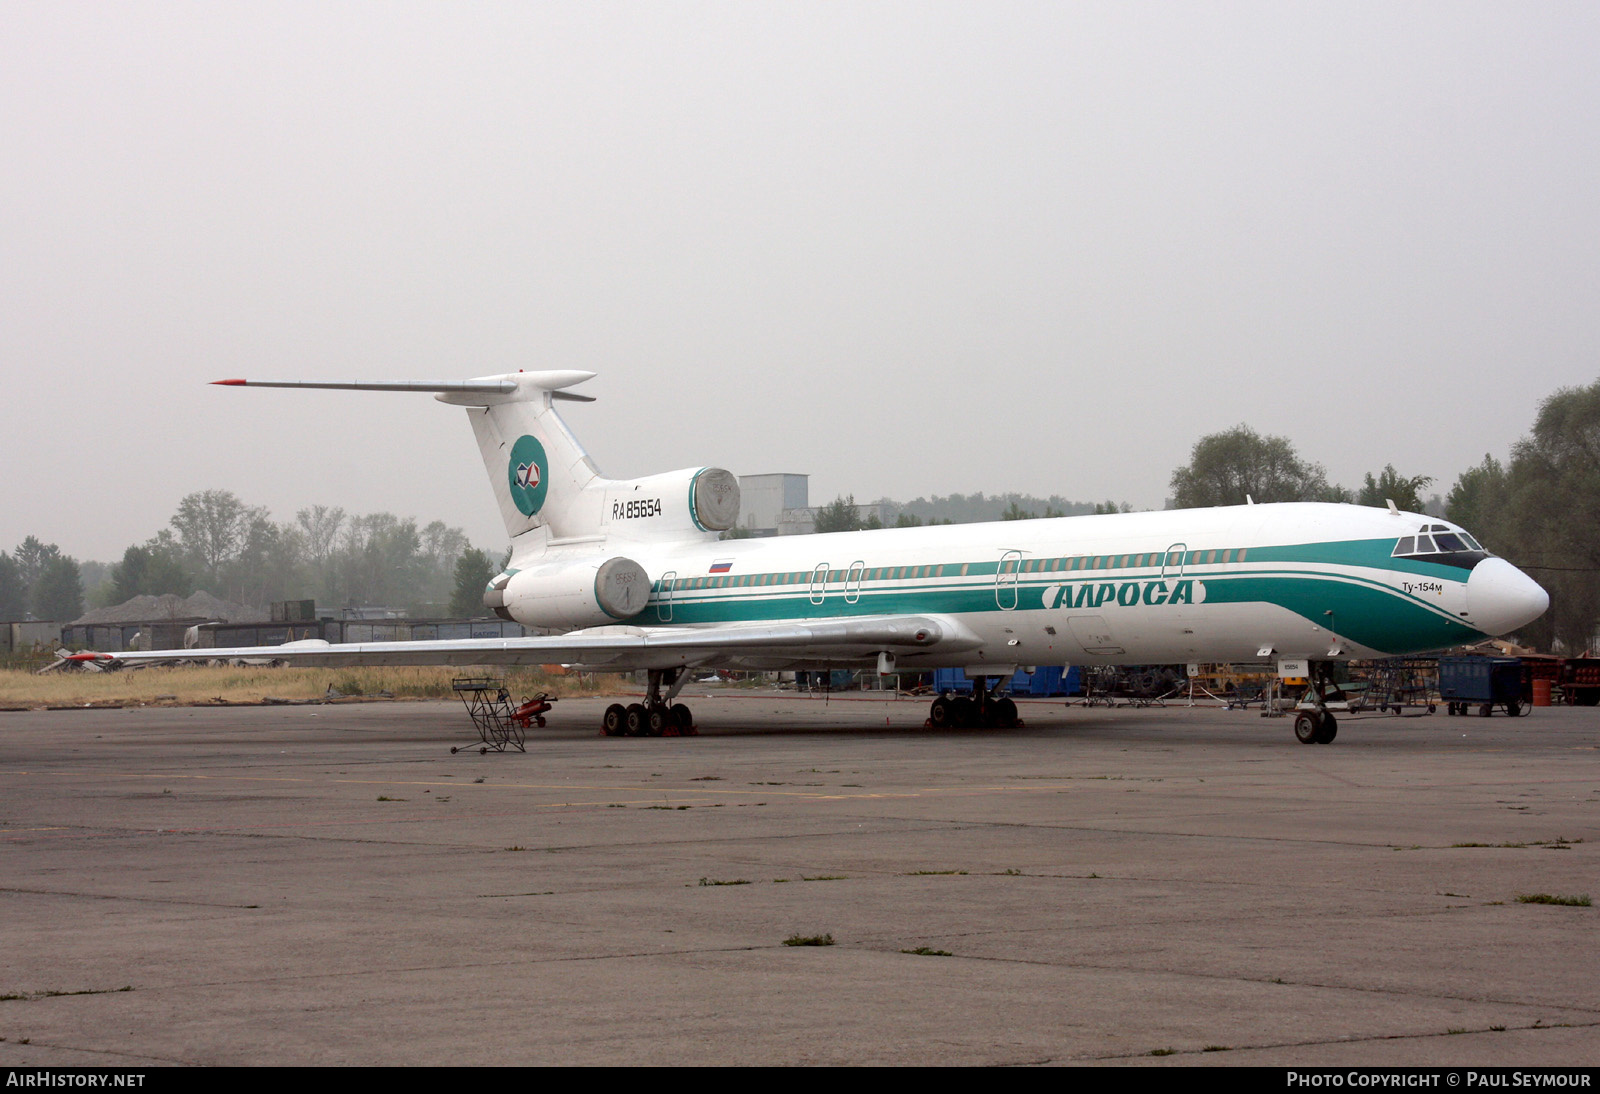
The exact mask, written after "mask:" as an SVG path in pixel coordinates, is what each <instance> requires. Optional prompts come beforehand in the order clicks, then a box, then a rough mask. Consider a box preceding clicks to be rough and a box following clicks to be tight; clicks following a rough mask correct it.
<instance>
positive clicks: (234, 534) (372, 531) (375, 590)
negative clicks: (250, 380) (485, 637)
mask: <svg viewBox="0 0 1600 1094" xmlns="http://www.w3.org/2000/svg"><path fill="white" fill-rule="evenodd" d="M82 569H83V568H81V567H80V566H79V564H78V562H77V560H76V559H73V558H70V557H68V556H65V555H63V554H62V553H61V551H60V549H59V548H58V547H57V546H56V545H55V544H41V543H40V542H39V541H38V540H37V539H35V538H34V537H32V536H29V537H28V538H27V539H26V540H24V541H23V543H22V545H21V546H19V547H18V548H17V550H16V552H15V554H14V555H10V554H6V553H5V552H0V619H22V618H24V617H25V616H27V615H29V614H31V615H33V616H34V617H35V618H38V619H55V620H60V621H63V622H65V621H68V620H72V619H76V618H78V617H79V616H80V615H82V614H83V611H84V604H85V601H86V599H87V601H88V603H89V605H90V606H92V607H106V606H109V605H113V604H121V603H123V602H124V601H126V600H129V599H131V598H132V597H135V596H140V595H153V596H160V595H163V594H168V593H170V594H174V595H177V596H185V597H186V596H189V595H190V594H191V593H194V592H195V591H196V590H201V589H203V590H205V591H206V592H209V593H211V594H212V595H214V596H218V597H221V598H222V599H224V600H231V601H233V602H235V603H238V604H245V605H252V606H255V607H265V606H266V605H268V604H269V603H271V602H273V601H277V600H302V599H315V600H317V601H318V603H319V604H320V605H322V606H324V607H339V606H344V605H356V604H362V605H383V606H387V607H397V608H402V609H405V610H406V611H407V612H408V613H409V614H413V615H441V614H449V615H452V616H458V617H470V616H481V615H483V614H484V607H483V600H482V597H483V587H484V585H486V584H487V583H488V581H489V579H490V578H492V577H493V576H494V574H495V573H497V572H498V570H499V567H498V566H497V565H496V564H495V559H494V557H493V556H491V555H490V554H489V553H488V552H487V551H483V550H479V549H477V548H475V547H473V546H472V545H471V544H470V543H469V542H468V541H467V537H466V534H465V533H464V532H463V531H462V530H461V529H460V528H453V527H450V526H448V525H446V524H445V523H444V522H443V521H437V520H436V521H433V522H432V523H430V524H427V525H423V526H420V527H419V525H418V522H417V521H416V520H415V519H414V518H411V517H399V516H396V515H395V514H393V513H367V514H351V513H347V512H346V511H345V510H344V509H342V508H339V507H330V506H325V505H316V506H311V507H310V508H306V509H301V510H299V511H298V512H297V513H296V514H295V518H294V520H292V521H285V522H282V523H277V522H275V521H273V520H272V519H271V515H270V514H269V512H268V511H267V509H266V508H264V507H262V506H252V505H248V504H246V503H245V502H244V501H242V500H241V499H240V498H239V497H238V496H237V495H236V494H234V493H233V492H232V491H229V490H203V491H199V492H197V493H193V494H190V495H188V496H187V497H185V498H183V500H182V501H180V502H179V503H178V508H177V511H176V512H174V513H173V514H172V517H171V519H169V520H168V522H167V527H165V528H162V529H161V530H160V531H159V532H157V533H156V534H155V535H154V536H151V537H150V538H149V539H148V540H146V541H145V542H143V543H137V544H133V545H132V546H130V547H128V548H127V550H125V551H124V552H123V554H122V559H121V561H119V562H117V563H115V564H113V565H112V566H110V567H109V568H105V577H104V579H103V580H102V581H100V583H99V584H98V585H96V586H95V587H94V588H93V589H91V590H89V592H88V596H87V598H86V596H85V591H84V587H83V580H82Z"/></svg>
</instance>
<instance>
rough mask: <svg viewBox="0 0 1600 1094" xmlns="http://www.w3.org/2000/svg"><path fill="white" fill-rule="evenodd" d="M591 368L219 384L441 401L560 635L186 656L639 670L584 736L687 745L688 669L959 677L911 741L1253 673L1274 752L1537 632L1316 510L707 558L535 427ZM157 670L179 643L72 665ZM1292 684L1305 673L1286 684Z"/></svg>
mask: <svg viewBox="0 0 1600 1094" xmlns="http://www.w3.org/2000/svg"><path fill="white" fill-rule="evenodd" d="M593 375H594V374H593V373H590V372H579V371H560V372H517V373H510V374H507V375H501V376H487V377H482V378H479V379H475V380H466V381H458V382H439V383H435V382H419V381H373V382H366V381H355V382H340V383H322V382H298V381H264V380H220V381H217V383H220V384H223V385H227V386H234V387H291V388H336V389H345V390H356V391H410V392H419V391H421V392H431V393H433V394H434V396H435V398H437V399H438V400H439V401H440V402H444V403H451V404H454V405H456V406H461V407H465V408H466V411H467V416H468V418H469V419H470V420H471V422H472V429H473V433H474V434H475V435H476V436H477V440H478V448H479V450H480V451H481V453H482V455H483V463H484V466H485V468H487V470H488V472H489V480H490V482H491V483H492V485H493V488H494V494H495V498H496V500H497V501H498V502H499V505H500V511H501V514H502V516H503V517H504V519H505V525H506V531H507V533H508V534H509V535H510V537H511V555H510V561H509V564H508V565H507V566H506V568H505V570H504V571H503V572H502V573H500V574H499V575H497V576H496V577H495V578H494V579H493V580H492V581H491V582H490V583H489V586H488V588H487V590H486V591H485V593H484V604H485V606H486V607H489V608H491V609H493V610H494V612H495V613H496V614H497V615H499V616H501V617H503V618H505V619H509V620H514V621H516V622H519V623H522V624H524V625H526V626H528V627H531V628H536V629H540V630H545V631H556V632H560V633H551V634H544V635H540V636H530V637H524V638H494V639H477V638H474V639H460V640H451V641H416V642H370V643H348V644H329V643H326V642H323V641H321V640H311V641H307V642H296V643H290V644H288V645H284V646H257V647H244V648H234V649H214V650H208V651H207V654H206V655H207V656H213V657H225V658H226V657H246V658H248V657H271V658H276V659H282V660H285V661H289V662H292V663H296V664H307V665H349V664H376V665H423V664H444V665H484V664H542V663H551V662H562V663H566V664H570V665H572V666H574V667H577V668H580V669H583V670H588V671H600V672H607V671H612V672H627V671H635V670H646V671H647V679H648V682H649V683H648V691H647V695H646V697H645V701H644V702H642V703H635V704H632V705H631V706H627V707H624V706H622V705H620V704H614V705H612V706H611V707H610V708H609V709H608V710H607V711H606V714H605V717H604V727H603V728H604V729H605V731H606V732H607V733H610V734H617V733H623V732H629V733H636V734H637V733H653V734H659V733H662V732H670V731H672V730H673V729H688V728H690V727H691V726H692V720H691V718H690V715H689V712H688V709H687V708H686V707H685V706H683V705H682V704H679V703H676V702H675V699H676V697H677V695H678V692H679V690H680V689H681V688H682V686H683V684H684V683H685V682H686V681H687V680H688V679H689V676H690V672H691V670H695V669H699V668H707V667H722V668H734V669H755V670H774V669H827V668H868V669H870V668H874V667H875V668H876V669H877V671H878V672H882V673H887V672H893V671H896V670H897V669H908V670H917V669H932V668H951V667H953V668H961V669H964V670H965V671H966V673H967V675H968V676H969V677H970V678H971V679H972V680H973V681H974V689H973V696H972V698H966V697H960V698H951V697H947V696H940V697H939V698H938V699H935V700H934V701H933V705H932V708H931V710H930V712H929V719H930V721H931V723H932V724H933V725H935V726H941V727H942V726H963V725H991V726H1008V725H1015V724H1016V717H1017V714H1016V705H1015V703H1013V702H1012V701H1011V700H1010V699H1009V698H1006V697H1005V696H1004V695H1003V694H1002V692H1003V688H1004V682H1005V681H1006V680H1009V679H1010V677H1011V675H1012V674H1013V673H1014V672H1015V671H1016V670H1017V669H1019V668H1027V667H1030V666H1038V665H1063V664H1080V665H1118V664H1171V663H1187V662H1251V661H1260V662H1268V663H1271V662H1276V663H1277V665H1278V669H1279V672H1280V674H1283V675H1302V674H1304V675H1309V676H1311V678H1312V679H1313V687H1312V689H1311V692H1310V695H1309V697H1308V701H1307V702H1304V703H1302V704H1301V709H1300V712H1299V714H1298V716H1297V717H1296V720H1295V735H1296V736H1297V737H1298V738H1299V739H1300V740H1301V741H1304V742H1306V743H1326V742H1328V741H1331V740H1332V739H1333V736H1334V733H1335V732H1336V728H1337V723H1336V721H1335V716H1334V714H1333V713H1331V711H1330V710H1329V708H1328V702H1327V699H1326V696H1327V694H1328V688H1329V687H1330V686H1331V685H1329V684H1327V680H1326V676H1327V673H1326V670H1327V668H1328V666H1329V665H1330V663H1332V662H1336V661H1339V660H1343V659H1348V658H1371V657H1385V656H1393V655H1398V654H1408V653H1415V652H1421V651H1426V650H1437V649H1442V648H1445V647H1449V646H1455V645H1459V644H1461V643H1467V642H1473V641H1476V640H1478V639H1481V638H1484V637H1485V636H1491V635H1500V634H1505V633H1508V632H1510V631H1513V630H1515V629H1516V628H1518V627H1521V626H1523V625H1524V624H1526V623H1529V622H1531V621H1532V620H1534V619H1537V618H1538V617H1539V616H1540V615H1541V614H1542V613H1543V612H1544V611H1545V609H1546V608H1547V607H1548V606H1549V597H1548V595H1547V594H1546V593H1545V591H1544V590H1543V589H1542V588H1540V587H1539V586H1538V585H1537V584H1536V583H1534V581H1533V580H1532V579H1530V578H1529V577H1528V576H1527V575H1525V574H1524V573H1522V572H1521V571H1520V570H1518V569H1517V568H1516V567H1514V566H1512V565H1511V564H1510V563H1508V562H1506V561H1505V560H1504V559H1502V558H1497V557H1496V556H1494V555H1492V554H1490V553H1489V552H1488V551H1486V550H1484V549H1483V548H1482V547H1481V546H1480V545H1479V544H1478V542H1477V541H1476V540H1474V539H1473V538H1472V536H1471V535H1469V534H1468V533H1467V532H1466V531H1465V530H1464V529H1462V528H1459V527H1457V526H1455V525H1453V524H1451V523H1449V522H1448V521H1443V520H1440V519H1438V518H1436V517H1430V516H1426V515H1421V514H1417V513H1406V512H1401V511H1399V510H1398V509H1396V508H1395V507H1394V504H1393V503H1392V502H1391V503H1390V505H1389V508H1387V509H1372V508H1364V507H1359V506H1353V505H1330V504H1320V503H1285V504H1261V505H1240V506H1229V507H1221V508H1215V509H1189V510H1177V511H1165V512H1149V513H1111V514H1106V515H1103V516H1102V515H1097V516H1080V517H1062V518H1055V519H1043V520H1022V521H1006V522H1001V523H992V524H966V525H944V526H934V527H923V528H889V529H877V530H868V531H858V532H835V533H827V534H819V535H808V536H782V537H777V538H770V539H738V540H722V539H720V538H719V533H720V532H723V531H725V530H727V529H731V528H733V527H735V524H736V521H737V519H738V514H739V484H738V480H736V479H735V478H734V477H733V475H731V474H729V473H728V472H727V471H724V470H721V469H720V468H711V467H693V468H686V469H684V470H681V471H669V472H666V473H664V474H659V475H649V476H646V477H644V478H636V479H608V478H605V477H603V476H602V475H601V474H600V472H599V470H598V469H597V468H596V467H595V465H594V462H593V461H592V460H591V459H590V458H589V456H588V454H587V453H586V452H585V451H584V450H583V447H582V446H581V445H580V444H579V443H578V441H577V439H576V438H575V437H574V436H573V435H572V433H571V431H570V430H569V429H568V428H567V425H566V423H565V422H563V421H562V419H561V417H560V416H559V415H558V414H557V413H556V409H555V405H554V404H555V402H557V401H559V400H574V401H582V402H592V401H593V400H592V399H590V398H589V397H587V396H582V395H577V394H573V393H572V392H570V391H568V390H567V389H568V388H570V387H572V386H573V385H575V384H578V383H581V382H582V381H584V380H588V379H589V378H590V377H592V376H593ZM77 656H78V657H80V658H94V659H102V660H117V661H139V662H150V661H161V660H176V659H181V658H192V657H194V656H195V654H194V652H193V651H189V650H161V651H145V652H137V651H135V652H127V653H113V654H93V653H89V654H80V655H77ZM1307 669H1309V672H1307V671H1306V670H1307Z"/></svg>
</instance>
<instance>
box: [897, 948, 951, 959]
mask: <svg viewBox="0 0 1600 1094" xmlns="http://www.w3.org/2000/svg"><path fill="white" fill-rule="evenodd" d="M900 952H901V953H909V954H913V955H915V956H917V957H954V956H955V954H953V953H951V952H950V951H949V950H936V949H934V948H933V947H931V946H918V947H917V948H916V949H914V950H901V951H900Z"/></svg>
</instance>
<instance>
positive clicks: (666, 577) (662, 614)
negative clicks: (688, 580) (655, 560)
mask: <svg viewBox="0 0 1600 1094" xmlns="http://www.w3.org/2000/svg"><path fill="white" fill-rule="evenodd" d="M677 580H678V571H677V570H668V571H667V572H666V573H664V574H662V575H661V594H660V595H659V596H658V597H656V618H657V619H659V620H661V622H663V623H671V622H672V586H673V585H674V584H675V583H676V582H677Z"/></svg>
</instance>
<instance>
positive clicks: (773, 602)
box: [635, 570, 1481, 652]
mask: <svg viewBox="0 0 1600 1094" xmlns="http://www.w3.org/2000/svg"><path fill="white" fill-rule="evenodd" d="M1149 580H1154V579H1153V578H1142V579H1141V578H1135V577H1132V576H1131V575H1128V576H1125V577H1124V579H1123V580H1122V581H1116V582H1113V581H1110V580H1106V581H1104V582H1099V581H1090V582H1089V583H1091V584H1101V583H1103V584H1117V585H1121V584H1126V583H1129V582H1135V583H1139V582H1143V581H1149ZM1193 580H1202V581H1205V582H1206V600H1205V603H1207V604H1248V603H1264V604H1273V605H1276V606H1278V607H1281V608H1284V609H1285V610H1288V611H1291V612H1294V613H1295V614H1297V615H1299V616H1301V617H1302V618H1304V619H1306V620H1309V621H1310V622H1313V623H1316V624H1317V625H1318V626H1323V627H1327V626H1328V624H1329V623H1330V622H1331V623H1332V624H1333V626H1332V628H1331V629H1332V632H1333V633H1335V634H1338V635H1339V636H1341V637H1343V638H1347V639H1350V640H1352V641H1355V642H1358V643H1360V644H1361V645H1363V646H1368V647H1371V648H1373V649H1378V650H1387V651H1392V652H1405V651H1409V650H1415V649H1433V648H1438V647H1442V646H1449V645H1455V644H1458V643H1461V642H1466V641H1472V640H1475V639H1476V638H1478V637H1481V632H1479V631H1477V630H1474V629H1473V628H1472V627H1470V626H1468V625H1467V624H1465V623H1462V622H1460V621H1459V620H1458V619H1457V618H1456V617H1454V616H1451V615H1449V614H1448V613H1447V612H1445V611H1443V610H1442V609H1440V608H1437V607H1435V606H1434V605H1431V604H1428V603H1427V602H1426V601H1422V600H1420V599H1418V598H1416V597H1412V596H1409V595H1408V594H1406V593H1404V592H1402V591H1401V590H1398V589H1394V588H1392V587H1390V586H1388V585H1385V584H1383V583H1381V582H1377V581H1374V580H1371V579H1368V578H1365V577H1361V576H1359V575H1350V574H1329V573H1322V572H1315V571H1293V570H1290V571H1278V572H1265V573H1262V572H1243V573H1233V574H1220V573H1213V574H1197V575H1196V576H1195V577H1194V578H1193ZM1056 584H1063V582H1054V581H1052V582H1046V583H1038V582H1029V583H1026V584H1021V585H1020V587H1019V589H1018V603H1017V608H1016V609H1003V608H1002V607H1001V606H1000V604H999V603H997V602H996V599H995V587H994V585H993V584H992V583H973V584H966V585H945V586H939V587H932V588H929V587H923V588H920V589H911V588H902V589H897V590H886V591H878V590H863V591H862V593H861V595H860V596H859V597H858V598H857V599H856V600H855V602H854V603H850V602H847V601H846V600H845V599H844V596H843V594H842V593H841V592H839V591H831V592H830V593H829V594H828V595H827V596H826V597H825V598H824V599H823V602H822V603H821V604H814V603H812V602H811V599H810V597H809V596H807V595H776V596H775V595H772V594H770V593H768V594H764V595H758V596H756V597H750V596H717V597H707V598H703V599H696V600H680V599H679V598H677V597H676V596H675V597H674V598H673V600H672V605H671V606H672V619H671V624H673V625H677V624H691V623H727V622H758V621H765V620H775V619H795V618H801V619H804V618H820V617H832V616H850V615H892V614H906V613H916V612H942V613H951V614H978V613H985V612H999V611H1004V610H1018V611H1039V610H1041V609H1042V608H1043V604H1042V602H1041V601H1040V600H1039V599H1038V596H1039V594H1041V593H1042V591H1043V589H1044V588H1045V587H1047V586H1048V585H1056ZM1001 592H1002V595H1006V592H1007V590H1005V589H1002V590H1001ZM1006 599H1007V600H1008V601H1009V599H1010V598H1009V596H1006ZM658 603H659V602H658V601H652V602H651V603H650V605H649V606H648V607H647V608H646V610H645V612H643V613H641V615H640V616H636V617H635V619H637V620H638V621H640V622H642V623H646V624H654V623H656V622H658V619H657V618H656V616H657V612H656V608H657V606H658ZM1102 609H1103V610H1111V611H1113V612H1115V605H1114V604H1112V603H1109V602H1107V603H1104V604H1102ZM1329 609H1332V610H1333V612H1334V618H1333V619H1332V620H1331V621H1330V620H1329V619H1328V618H1327V616H1326V614H1325V613H1326V612H1327V611H1328V610H1329ZM1154 610H1160V608H1159V607H1157V608H1155V609H1154ZM1111 622H1112V624H1113V626H1115V623H1116V618H1115V615H1114V614H1113V615H1112V617H1111Z"/></svg>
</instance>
